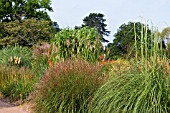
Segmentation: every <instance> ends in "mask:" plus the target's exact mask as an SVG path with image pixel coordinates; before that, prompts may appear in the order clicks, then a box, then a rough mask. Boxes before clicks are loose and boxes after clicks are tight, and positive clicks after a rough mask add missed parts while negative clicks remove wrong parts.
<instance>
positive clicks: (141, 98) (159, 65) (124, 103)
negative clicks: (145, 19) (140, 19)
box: [89, 26, 170, 113]
mask: <svg viewBox="0 0 170 113" xmlns="http://www.w3.org/2000/svg"><path fill="white" fill-rule="evenodd" d="M142 27H143V28H144V31H143V30H141V34H143V33H145V35H142V36H141V45H140V46H141V48H140V51H139V50H138V49H137V45H136V42H135V46H136V60H135V65H132V66H134V67H133V68H134V69H135V70H134V71H133V72H131V73H128V74H126V75H124V76H115V77H114V78H112V79H111V80H110V81H109V82H107V83H106V84H104V85H103V86H102V87H101V88H100V89H99V90H98V91H96V92H95V94H94V97H93V100H92V104H91V106H90V109H89V112H93V113H104V112H105V113H110V112H113V113H169V112H170V96H169V95H170V73H169V72H170V68H168V67H169V64H168V60H167V58H166V57H165V55H164V53H163V51H162V47H160V48H159V46H158V45H159V40H158V32H154V33H153V34H152V36H153V37H151V38H153V40H154V41H153V45H151V47H152V48H151V49H148V46H147V41H148V40H147V27H145V26H142ZM135 35H136V33H135ZM135 37H136V36H135ZM135 40H136V39H135Z"/></svg>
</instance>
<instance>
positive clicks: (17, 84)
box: [0, 64, 36, 101]
mask: <svg viewBox="0 0 170 113" xmlns="http://www.w3.org/2000/svg"><path fill="white" fill-rule="evenodd" d="M0 66H1V68H0V92H1V93H2V95H3V97H9V98H10V99H11V100H12V101H18V100H21V101H22V100H24V99H26V98H27V97H28V95H29V93H30V92H31V91H32V90H33V86H34V84H35V80H36V77H35V76H34V75H33V73H32V72H31V70H30V69H29V68H28V67H21V68H17V67H14V66H6V65H2V64H0Z"/></svg>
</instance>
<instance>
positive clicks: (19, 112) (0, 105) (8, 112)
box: [0, 100, 30, 113]
mask: <svg viewBox="0 0 170 113" xmlns="http://www.w3.org/2000/svg"><path fill="white" fill-rule="evenodd" d="M0 113H30V112H29V111H28V106H27V105H22V106H14V105H12V104H9V103H6V102H3V101H2V100H0Z"/></svg>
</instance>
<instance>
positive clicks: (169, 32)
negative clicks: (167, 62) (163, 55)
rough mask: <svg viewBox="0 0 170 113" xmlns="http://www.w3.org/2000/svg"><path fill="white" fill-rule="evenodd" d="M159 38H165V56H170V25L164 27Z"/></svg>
mask: <svg viewBox="0 0 170 113" xmlns="http://www.w3.org/2000/svg"><path fill="white" fill-rule="evenodd" d="M160 36H161V38H163V39H164V40H165V43H166V51H167V57H168V58H170V27H166V28H164V29H163V30H162V32H161V33H160Z"/></svg>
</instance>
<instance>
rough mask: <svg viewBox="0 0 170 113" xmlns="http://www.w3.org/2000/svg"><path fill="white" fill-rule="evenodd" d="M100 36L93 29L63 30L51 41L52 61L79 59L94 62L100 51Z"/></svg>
mask: <svg viewBox="0 0 170 113" xmlns="http://www.w3.org/2000/svg"><path fill="white" fill-rule="evenodd" d="M101 38H102V37H101V35H99V33H98V32H97V31H96V30H95V29H93V28H87V27H84V28H81V29H63V30H62V31H60V32H58V33H57V34H56V35H55V37H54V38H52V39H51V44H52V45H53V46H52V48H53V49H52V60H53V62H55V61H60V60H65V59H67V58H75V57H78V58H81V59H85V60H88V61H96V59H98V58H99V55H100V53H101V51H102V43H101Z"/></svg>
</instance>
